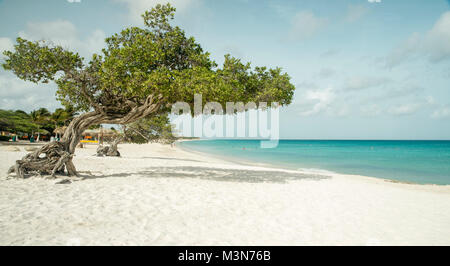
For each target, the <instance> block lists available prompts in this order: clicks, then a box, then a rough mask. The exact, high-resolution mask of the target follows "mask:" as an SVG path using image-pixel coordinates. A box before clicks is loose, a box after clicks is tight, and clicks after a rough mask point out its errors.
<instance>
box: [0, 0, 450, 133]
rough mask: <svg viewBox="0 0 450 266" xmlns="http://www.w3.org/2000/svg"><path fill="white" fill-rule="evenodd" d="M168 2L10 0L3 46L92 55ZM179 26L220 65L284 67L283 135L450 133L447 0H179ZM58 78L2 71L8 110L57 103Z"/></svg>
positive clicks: (0, 97) (0, 4)
mask: <svg viewBox="0 0 450 266" xmlns="http://www.w3.org/2000/svg"><path fill="white" fill-rule="evenodd" d="M160 2H167V1H159V0H95V1H94V0H81V1H80V2H77V1H76V0H69V1H68V0H48V1H45V0H41V1H35V0H34V1H33V0H19V1H17V0H0V25H1V26H0V50H5V49H10V48H11V46H12V44H13V42H14V39H15V38H16V37H17V36H22V37H25V38H28V39H33V40H39V39H50V40H52V41H53V42H54V43H58V44H62V45H63V46H65V47H67V48H69V49H74V50H77V51H79V52H80V53H81V54H82V55H84V56H86V57H89V55H90V54H92V53H93V52H98V51H99V50H100V49H101V48H102V47H103V39H104V38H105V37H107V36H109V35H111V34H113V33H115V32H118V31H120V30H121V29H122V28H124V27H126V26H130V25H141V21H140V17H139V14H140V13H142V12H143V11H144V10H145V9H148V8H150V7H151V6H153V5H154V4H155V3H160ZM170 2H171V3H173V4H174V5H175V6H176V7H177V9H178V12H177V18H176V20H175V23H176V24H179V25H181V26H182V27H183V28H184V29H185V30H186V32H187V33H188V34H189V35H192V36H194V37H195V38H196V39H197V40H198V41H199V42H200V43H201V44H202V45H203V47H204V48H205V49H206V50H208V51H210V52H211V54H212V57H213V58H214V59H215V60H216V61H217V62H218V63H221V62H222V60H223V55H224V54H226V53H231V54H232V55H234V56H236V57H240V58H242V59H243V60H244V61H251V62H252V64H253V65H266V66H272V67H274V66H280V67H282V68H283V69H284V70H285V71H286V72H288V73H289V74H290V76H291V77H292V82H293V84H295V85H296V87H297V90H296V94H295V99H294V103H293V104H292V105H291V106H289V107H286V108H283V110H282V111H281V124H280V130H281V137H282V138H306V139H329V138H331V139H450V6H449V3H448V1H446V0H432V1H426V0H381V1H380V2H375V1H374V2H370V1H368V0H327V1H325V0H295V1H294V0H292V1H290V0H285V1H275V0H226V1H225V0H220V1H219V0H175V1H170ZM54 93H55V85H52V84H50V85H35V84H32V83H28V82H23V81H20V80H18V79H17V78H15V77H14V76H13V75H12V74H11V73H7V72H5V71H4V70H3V69H2V70H0V108H2V109H22V110H25V111H31V110H33V109H37V108H39V107H47V108H49V109H50V110H53V109H55V108H56V107H58V106H59V104H58V103H57V101H56V100H55V97H54Z"/></svg>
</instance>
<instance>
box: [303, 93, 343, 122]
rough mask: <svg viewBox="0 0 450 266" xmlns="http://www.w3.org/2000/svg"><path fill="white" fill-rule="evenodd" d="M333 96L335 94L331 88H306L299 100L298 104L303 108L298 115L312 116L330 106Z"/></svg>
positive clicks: (334, 96)
mask: <svg viewBox="0 0 450 266" xmlns="http://www.w3.org/2000/svg"><path fill="white" fill-rule="evenodd" d="M335 98H336V94H335V92H334V90H333V88H326V89H323V90H308V91H306V93H305V94H304V95H303V97H302V98H301V101H300V102H299V105H300V106H301V107H303V109H304V110H302V111H301V112H300V115H302V116H312V115H317V114H319V113H321V112H324V111H326V110H328V109H329V108H330V106H331V104H332V103H333V102H334V100H335Z"/></svg>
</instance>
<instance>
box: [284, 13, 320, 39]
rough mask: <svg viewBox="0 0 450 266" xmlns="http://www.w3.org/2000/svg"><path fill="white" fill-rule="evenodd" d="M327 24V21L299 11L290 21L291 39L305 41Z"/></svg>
mask: <svg viewBox="0 0 450 266" xmlns="http://www.w3.org/2000/svg"><path fill="white" fill-rule="evenodd" d="M326 24H327V19H325V18H320V17H317V16H316V15H314V13H313V12H311V11H300V12H298V13H297V14H295V16H294V18H293V19H292V29H291V38H292V39H296V40H305V39H309V38H311V37H312V36H314V35H315V34H316V33H317V32H319V31H320V30H322V29H323V28H324V27H325V25H326Z"/></svg>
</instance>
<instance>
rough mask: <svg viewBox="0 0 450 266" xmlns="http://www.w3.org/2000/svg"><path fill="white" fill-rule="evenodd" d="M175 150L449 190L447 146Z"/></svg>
mask: <svg viewBox="0 0 450 266" xmlns="http://www.w3.org/2000/svg"><path fill="white" fill-rule="evenodd" d="M178 145H179V146H181V147H182V148H185V149H188V150H193V151H198V152H204V153H209V154H213V155H216V156H219V157H224V158H228V159H230V160H233V161H241V162H248V163H263V164H268V165H272V166H278V167H283V168H288V169H316V170H326V171H331V172H335V173H341V174H355V175H363V176H371V177H379V178H385V179H390V180H396V181H402V182H412V183H419V184H438V185H450V141H385V140H376V141H375V140H367V141H365V140H280V142H279V145H278V147H277V148H274V149H261V148H260V141H259V140H198V141H187V142H181V143H179V144H178Z"/></svg>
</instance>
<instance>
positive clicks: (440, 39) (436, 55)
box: [424, 11, 450, 62]
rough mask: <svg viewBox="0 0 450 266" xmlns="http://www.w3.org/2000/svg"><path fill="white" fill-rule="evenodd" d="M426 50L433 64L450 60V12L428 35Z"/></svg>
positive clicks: (442, 17) (445, 14)
mask: <svg viewBox="0 0 450 266" xmlns="http://www.w3.org/2000/svg"><path fill="white" fill-rule="evenodd" d="M424 48H425V50H426V53H427V54H428V56H429V59H430V60H431V61H433V62H439V61H442V60H446V59H450V11H448V12H446V13H444V14H443V15H442V16H441V18H440V19H439V20H438V21H437V22H436V24H435V25H434V26H433V28H432V29H431V30H430V31H429V32H428V33H427V34H426V36H425V41H424Z"/></svg>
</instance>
